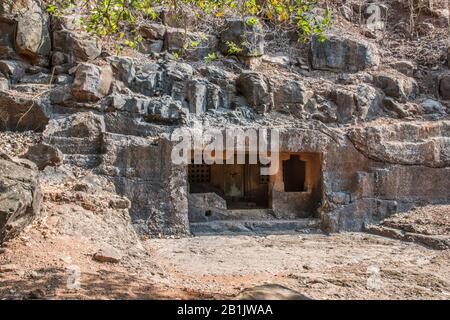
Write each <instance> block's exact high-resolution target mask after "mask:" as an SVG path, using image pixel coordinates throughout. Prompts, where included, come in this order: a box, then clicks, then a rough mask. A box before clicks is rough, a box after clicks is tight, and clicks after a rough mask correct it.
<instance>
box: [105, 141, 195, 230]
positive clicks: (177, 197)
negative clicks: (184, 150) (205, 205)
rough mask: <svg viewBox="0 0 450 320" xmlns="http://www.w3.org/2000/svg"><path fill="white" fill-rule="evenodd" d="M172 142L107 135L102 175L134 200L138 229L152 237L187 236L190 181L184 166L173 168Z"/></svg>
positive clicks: (133, 205)
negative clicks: (161, 235)
mask: <svg viewBox="0 0 450 320" xmlns="http://www.w3.org/2000/svg"><path fill="white" fill-rule="evenodd" d="M170 145H171V142H169V141H167V140H164V139H161V140H155V139H151V138H141V137H132V136H123V135H116V134H105V136H104V150H106V153H105V154H104V155H103V156H102V163H101V166H100V170H101V172H103V173H104V174H105V175H107V176H109V177H110V178H111V179H112V180H113V181H114V183H115V185H116V189H117V191H118V192H119V193H120V194H123V195H125V196H126V197H128V198H129V199H133V201H132V205H131V209H130V213H131V216H132V220H133V223H134V225H135V227H136V228H137V229H138V230H139V231H141V232H145V233H150V234H186V233H188V232H189V222H188V217H187V206H188V204H187V181H186V171H185V168H184V167H183V166H177V165H173V164H172V161H171V158H170V153H171V151H170V150H171V146H170Z"/></svg>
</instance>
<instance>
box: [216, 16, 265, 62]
mask: <svg viewBox="0 0 450 320" xmlns="http://www.w3.org/2000/svg"><path fill="white" fill-rule="evenodd" d="M250 21H251V20H249V19H229V20H227V21H226V22H225V26H224V27H223V29H222V32H221V33H220V37H219V38H220V42H219V49H220V51H221V52H222V53H223V54H225V55H228V54H230V51H229V50H230V45H229V44H230V43H233V44H234V45H236V46H237V47H238V48H240V49H241V51H240V52H236V54H237V55H239V56H242V57H260V56H262V55H263V54H264V31H263V29H262V26H261V24H260V23H259V22H257V23H255V24H252V23H251V22H250Z"/></svg>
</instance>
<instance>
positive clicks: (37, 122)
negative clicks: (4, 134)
mask: <svg viewBox="0 0 450 320" xmlns="http://www.w3.org/2000/svg"><path fill="white" fill-rule="evenodd" d="M47 103H48V101H47V100H46V98H45V97H39V98H37V99H33V96H30V95H27V94H21V93H19V92H2V93H1V94H0V130H13V131H15V130H18V131H26V130H34V131H42V130H44V128H45V126H46V124H47V123H48V117H47V115H46V113H45V110H46V106H47Z"/></svg>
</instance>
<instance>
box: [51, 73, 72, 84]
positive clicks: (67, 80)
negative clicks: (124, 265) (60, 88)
mask: <svg viewBox="0 0 450 320" xmlns="http://www.w3.org/2000/svg"><path fill="white" fill-rule="evenodd" d="M72 82H73V77H72V76H69V75H68V74H59V75H57V76H55V84H59V85H66V84H71V83H72Z"/></svg>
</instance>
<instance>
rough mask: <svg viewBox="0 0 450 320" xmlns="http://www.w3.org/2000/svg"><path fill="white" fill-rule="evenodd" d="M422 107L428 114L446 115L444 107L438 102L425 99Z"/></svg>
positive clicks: (421, 104)
mask: <svg viewBox="0 0 450 320" xmlns="http://www.w3.org/2000/svg"><path fill="white" fill-rule="evenodd" d="M420 106H421V107H422V109H423V112H424V113H426V114H434V113H441V114H442V113H445V108H444V106H443V105H442V103H440V102H439V101H437V100H433V99H425V100H424V101H422V102H421V103H420Z"/></svg>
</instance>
